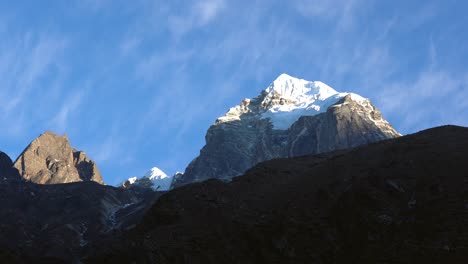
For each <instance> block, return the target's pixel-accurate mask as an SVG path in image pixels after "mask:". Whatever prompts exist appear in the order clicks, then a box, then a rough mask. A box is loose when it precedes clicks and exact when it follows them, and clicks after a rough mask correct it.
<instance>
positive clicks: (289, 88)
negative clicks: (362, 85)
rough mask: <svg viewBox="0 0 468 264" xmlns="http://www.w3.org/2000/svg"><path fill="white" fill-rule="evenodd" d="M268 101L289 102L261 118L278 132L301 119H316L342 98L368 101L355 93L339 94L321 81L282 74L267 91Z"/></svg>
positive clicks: (269, 111) (268, 111) (276, 106)
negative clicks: (312, 117)
mask: <svg viewBox="0 0 468 264" xmlns="http://www.w3.org/2000/svg"><path fill="white" fill-rule="evenodd" d="M265 92H266V93H267V96H266V98H275V97H276V98H277V97H278V96H279V97H280V98H281V99H286V100H287V102H286V103H284V102H283V103H280V104H273V106H271V107H270V108H269V109H267V110H266V111H265V112H264V113H262V118H263V119H265V118H269V119H270V121H271V123H272V124H273V127H274V128H275V129H280V130H286V129H288V128H289V127H291V125H292V124H293V123H294V122H296V121H297V120H298V119H299V118H300V117H301V116H314V115H317V114H320V113H323V112H325V111H326V110H327V108H328V107H329V106H331V105H333V104H335V103H336V102H338V101H339V100H340V99H341V98H343V97H345V96H346V95H348V94H350V95H351V99H352V100H353V101H356V102H358V103H363V102H365V101H366V99H365V98H363V97H361V96H360V95H357V94H352V93H338V92H337V91H335V90H334V89H333V88H331V87H330V86H328V85H326V84H324V83H322V82H319V81H315V82H311V81H306V80H303V79H298V78H295V77H292V76H289V75H287V74H281V75H280V76H279V77H278V78H277V79H276V80H275V81H274V82H273V83H272V84H270V86H268V87H267V88H266V89H265Z"/></svg>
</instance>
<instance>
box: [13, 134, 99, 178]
mask: <svg viewBox="0 0 468 264" xmlns="http://www.w3.org/2000/svg"><path fill="white" fill-rule="evenodd" d="M14 167H15V168H16V169H18V171H19V173H20V175H21V176H22V177H23V178H24V179H26V180H30V181H32V182H34V183H39V184H57V183H69V182H80V181H95V182H97V183H100V184H103V183H104V182H103V181H102V177H101V174H100V173H99V170H98V168H97V166H96V164H95V163H94V162H93V161H92V160H90V159H89V158H88V157H86V154H85V153H84V152H82V151H78V150H76V149H73V148H72V147H71V145H70V142H69V140H68V138H67V136H66V135H63V136H59V135H56V134H54V133H52V132H46V133H44V134H42V135H40V136H39V137H38V138H36V139H34V140H33V141H32V142H31V144H29V146H28V147H27V148H26V149H25V150H24V151H23V153H22V154H21V155H20V156H19V157H18V159H17V160H16V161H15V163H14Z"/></svg>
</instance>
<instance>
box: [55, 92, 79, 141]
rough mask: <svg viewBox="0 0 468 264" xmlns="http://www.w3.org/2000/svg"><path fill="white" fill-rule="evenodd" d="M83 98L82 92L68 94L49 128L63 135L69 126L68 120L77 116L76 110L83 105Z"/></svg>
mask: <svg viewBox="0 0 468 264" xmlns="http://www.w3.org/2000/svg"><path fill="white" fill-rule="evenodd" d="M84 96H85V91H84V90H78V91H75V92H73V93H72V94H70V95H69V96H68V97H67V98H66V99H65V100H64V101H63V103H62V106H61V107H60V109H59V110H58V112H57V113H56V114H55V116H54V117H53V118H52V119H51V120H50V125H49V126H50V127H51V128H52V129H53V130H54V131H56V132H58V133H65V132H66V131H67V126H68V124H69V121H70V118H71V117H72V116H73V115H76V114H77V110H78V109H79V107H80V106H81V105H82V103H83V98H84Z"/></svg>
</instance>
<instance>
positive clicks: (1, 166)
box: [0, 151, 20, 181]
mask: <svg viewBox="0 0 468 264" xmlns="http://www.w3.org/2000/svg"><path fill="white" fill-rule="evenodd" d="M19 179H20V175H19V173H18V170H17V169H16V168H14V167H13V161H12V160H11V158H10V157H9V156H8V155H7V154H6V153H4V152H2V151H0V181H7V180H19Z"/></svg>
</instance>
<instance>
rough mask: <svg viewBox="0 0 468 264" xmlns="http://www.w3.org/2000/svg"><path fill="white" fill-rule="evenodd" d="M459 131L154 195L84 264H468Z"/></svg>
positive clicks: (281, 163) (464, 147)
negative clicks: (139, 216) (133, 223)
mask: <svg viewBox="0 0 468 264" xmlns="http://www.w3.org/2000/svg"><path fill="white" fill-rule="evenodd" d="M467 162H468V129H467V128H462V127H455V126H445V127H438V128H433V129H429V130H426V131H422V132H419V133H416V134H413V135H409V136H404V137H401V138H398V139H392V140H387V141H382V142H379V143H374V144H371V145H368V146H363V147H359V148H356V149H352V150H348V151H339V152H334V153H328V154H322V155H316V156H304V157H299V158H293V159H278V160H272V161H268V162H264V163H261V164H259V165H258V166H256V167H254V168H253V169H251V170H249V171H248V172H247V173H246V174H245V175H244V176H241V177H237V178H235V179H234V180H233V181H232V182H231V183H222V182H220V181H217V180H209V181H206V182H202V183H196V184H191V185H187V186H185V187H182V188H179V189H176V190H174V191H171V192H169V193H167V194H166V195H164V196H162V197H161V198H160V199H159V200H158V201H157V203H156V204H155V205H154V206H153V207H152V208H151V209H150V211H149V212H148V213H147V215H146V216H145V217H144V219H143V221H142V223H141V224H140V225H139V226H138V227H137V228H136V229H135V230H133V231H132V232H129V233H127V234H126V235H125V236H123V237H120V238H118V239H116V240H115V241H114V242H112V243H111V242H110V241H109V242H108V243H106V244H105V245H104V244H102V245H101V246H99V247H95V254H94V257H93V258H90V259H89V260H88V261H89V262H101V263H104V262H108V263H111V262H122V263H132V262H136V263H467V262H466V261H467V260H468V166H466V164H467Z"/></svg>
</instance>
